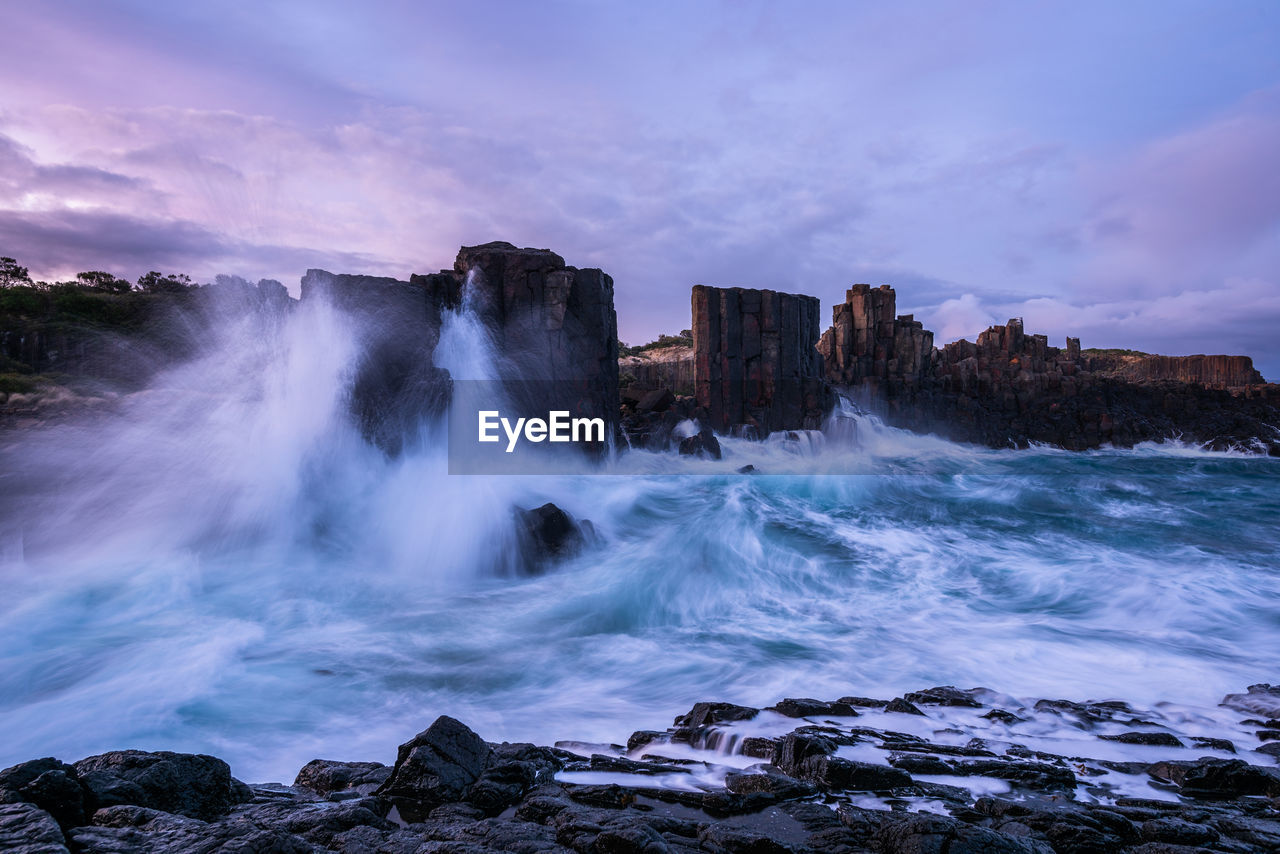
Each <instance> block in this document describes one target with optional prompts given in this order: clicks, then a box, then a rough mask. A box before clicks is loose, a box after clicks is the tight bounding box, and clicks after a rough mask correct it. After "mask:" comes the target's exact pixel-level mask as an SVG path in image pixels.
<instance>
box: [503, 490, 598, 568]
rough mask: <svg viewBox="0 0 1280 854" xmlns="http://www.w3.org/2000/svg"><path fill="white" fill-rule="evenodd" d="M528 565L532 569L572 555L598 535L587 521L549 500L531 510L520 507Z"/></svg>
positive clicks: (518, 511)
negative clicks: (580, 519) (570, 513)
mask: <svg viewBox="0 0 1280 854" xmlns="http://www.w3.org/2000/svg"><path fill="white" fill-rule="evenodd" d="M516 515H517V518H518V520H519V525H520V533H521V538H522V540H523V541H524V542H523V544H524V551H525V558H526V566H527V568H528V569H529V570H530V571H532V572H537V571H539V570H541V569H542V568H543V567H544V566H545V565H546V564H547V563H548V562H550V561H553V560H561V559H564V558H569V557H573V556H574V555H576V554H577V553H578V552H580V551H582V549H583V547H584V546H586V545H587V543H588V541H589V540H590V539H592V538H593V537H594V536H595V527H594V526H593V525H592V524H591V523H590V522H589V521H587V520H583V521H581V522H579V521H578V520H576V519H574V518H573V516H571V515H569V514H568V513H567V512H565V511H564V510H562V509H560V508H559V507H557V506H556V505H554V504H552V503H550V502H548V503H546V504H543V505H542V506H541V507H535V508H534V509H532V510H517V511H516Z"/></svg>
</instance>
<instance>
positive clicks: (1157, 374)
mask: <svg viewBox="0 0 1280 854" xmlns="http://www.w3.org/2000/svg"><path fill="white" fill-rule="evenodd" d="M1089 369H1090V370H1091V371H1094V372H1095V373H1105V374H1111V375H1113V376H1116V377H1119V378H1121V379H1125V380H1129V381H1130V382H1151V381H1154V380H1172V381H1174V382H1180V383H1195V384H1197V385H1203V386H1207V387H1209V388H1242V387H1245V386H1251V385H1261V384H1262V383H1264V382H1265V380H1263V378H1262V374H1260V373H1258V371H1257V370H1255V369H1254V367H1253V359H1250V358H1249V357H1248V356H1205V355H1203V354H1201V355H1196V356H1148V355H1133V356H1125V355H1109V354H1102V355H1095V354H1090V356H1089Z"/></svg>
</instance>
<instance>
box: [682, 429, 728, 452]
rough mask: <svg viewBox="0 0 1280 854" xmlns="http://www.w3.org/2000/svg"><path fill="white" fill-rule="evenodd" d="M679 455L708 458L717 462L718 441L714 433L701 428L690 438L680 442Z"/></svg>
mask: <svg viewBox="0 0 1280 854" xmlns="http://www.w3.org/2000/svg"><path fill="white" fill-rule="evenodd" d="M680 453H681V454H682V455H683V456H688V457H708V458H710V459H713V460H718V459H720V440H719V439H717V438H716V434H715V433H713V432H711V428H709V427H703V428H702V429H701V430H700V431H698V432H697V433H694V434H693V435H692V436H687V437H685V438H684V439H681V440H680Z"/></svg>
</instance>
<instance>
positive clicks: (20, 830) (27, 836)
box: [0, 803, 70, 854]
mask: <svg viewBox="0 0 1280 854" xmlns="http://www.w3.org/2000/svg"><path fill="white" fill-rule="evenodd" d="M0 851H7V852H10V854H70V852H69V851H68V849H67V840H66V837H64V836H63V835H62V829H61V828H59V827H58V823H57V822H56V821H54V819H53V816H51V815H49V814H48V813H47V812H45V811H44V810H42V809H40V808H39V807H36V806H34V805H33V804H27V803H16V804H15V803H0Z"/></svg>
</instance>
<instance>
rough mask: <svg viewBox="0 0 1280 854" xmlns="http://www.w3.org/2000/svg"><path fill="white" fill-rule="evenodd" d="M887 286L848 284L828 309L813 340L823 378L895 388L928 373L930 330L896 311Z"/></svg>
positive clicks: (882, 389)
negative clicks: (827, 321)
mask: <svg viewBox="0 0 1280 854" xmlns="http://www.w3.org/2000/svg"><path fill="white" fill-rule="evenodd" d="M896 305H897V296H896V295H895V294H894V291H893V288H891V287H889V286H888V285H881V286H880V287H878V288H872V287H871V286H870V285H854V286H853V287H852V288H850V289H849V291H848V292H847V293H846V294H845V301H844V303H842V304H841V305H837V306H836V307H835V308H834V309H833V310H832V313H831V314H832V317H831V328H829V329H828V330H827V331H826V332H824V333H823V335H822V339H821V341H820V343H819V344H818V350H819V352H821V354H822V357H823V360H824V373H825V375H826V377H827V379H828V380H830V381H831V382H832V383H834V384H836V385H840V386H850V387H859V386H863V385H869V386H870V387H871V388H872V389H873V390H874V391H876V392H879V393H884V394H897V393H901V391H902V389H903V388H904V387H907V386H910V385H913V384H918V383H919V382H920V381H921V380H922V379H923V378H924V377H926V376H928V375H929V372H930V370H931V368H932V363H933V352H934V351H933V333H932V332H930V331H928V330H927V329H925V328H924V324H922V323H920V322H919V321H918V320H915V319H914V318H913V317H912V316H911V315H909V314H908V315H903V316H902V317H898V316H897V309H896Z"/></svg>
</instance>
